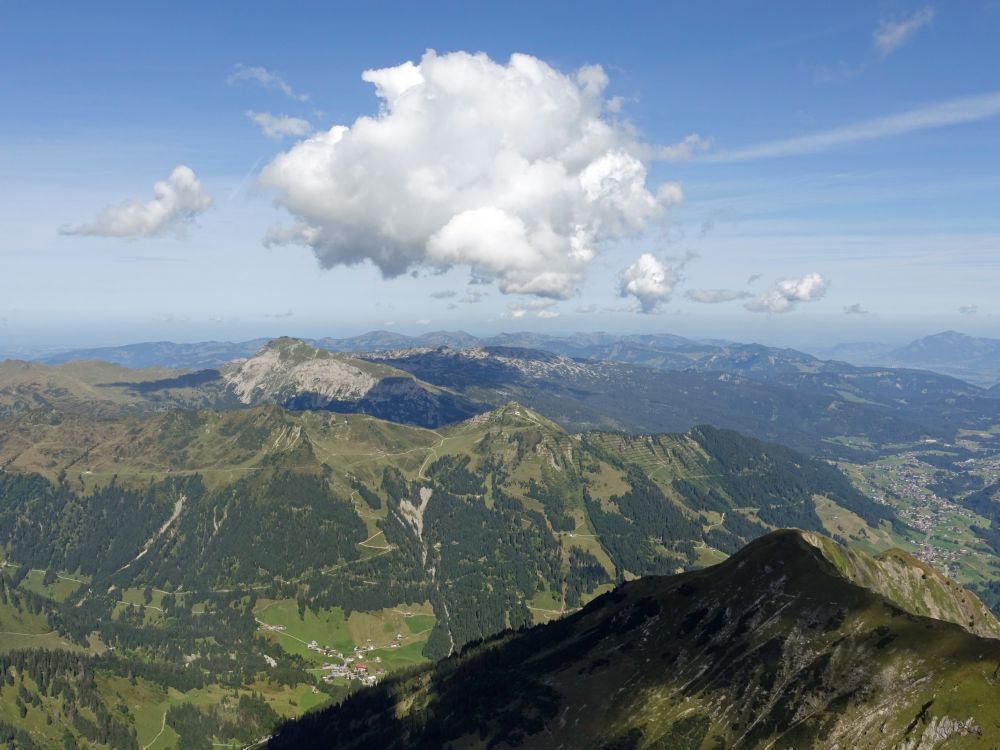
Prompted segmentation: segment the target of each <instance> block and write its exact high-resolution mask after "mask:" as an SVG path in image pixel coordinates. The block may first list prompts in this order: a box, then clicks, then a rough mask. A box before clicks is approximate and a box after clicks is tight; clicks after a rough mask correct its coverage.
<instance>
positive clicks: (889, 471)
mask: <svg viewBox="0 0 1000 750" xmlns="http://www.w3.org/2000/svg"><path fill="white" fill-rule="evenodd" d="M966 463H967V462H966ZM882 471H883V472H884V479H883V480H882V482H881V485H882V487H883V488H884V489H885V490H886V491H888V492H890V493H892V494H893V495H896V496H897V497H901V498H904V499H906V500H909V501H911V503H913V504H912V505H911V506H910V507H904V508H898V512H899V515H900V518H902V520H903V521H905V522H906V524H907V525H909V526H910V527H912V528H914V529H918V530H919V531H922V532H924V533H925V534H927V539H926V541H925V542H924V543H923V544H922V545H921V546H920V549H919V550H916V551H915V552H914V553H913V554H914V556H915V557H917V558H919V559H920V560H923V561H924V562H925V563H927V564H929V565H932V566H934V567H935V568H937V569H938V570H940V571H942V572H943V573H946V574H947V575H949V576H951V577H954V576H955V575H957V573H958V568H959V560H960V559H961V557H962V556H964V555H968V554H970V552H971V550H969V549H966V548H957V549H956V548H950V547H945V546H939V545H936V544H934V531H935V530H936V529H941V528H947V529H948V530H949V531H951V532H955V533H959V532H960V531H961V529H960V528H959V527H958V526H957V525H955V523H954V521H953V519H954V518H955V517H956V516H961V517H964V518H968V519H970V520H971V519H973V518H974V514H973V513H972V511H970V510H969V509H968V508H963V507H962V506H961V505H959V504H957V503H955V502H952V501H951V500H949V499H947V498H944V497H941V496H940V495H938V494H937V493H935V492H934V491H933V490H932V489H931V488H930V485H931V483H932V482H933V480H934V478H933V476H932V475H931V472H929V471H921V470H920V469H919V468H916V467H914V466H911V465H906V464H902V465H889V466H886V465H883V466H882ZM872 498H873V499H874V500H876V501H878V502H883V503H884V502H885V497H884V496H883V495H881V494H880V493H878V492H876V493H873V494H872ZM949 521H950V524H949V525H947V526H946V525H945V524H947V523H949Z"/></svg>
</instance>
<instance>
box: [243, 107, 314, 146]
mask: <svg viewBox="0 0 1000 750" xmlns="http://www.w3.org/2000/svg"><path fill="white" fill-rule="evenodd" d="M247 117H249V118H250V119H251V120H253V121H254V122H255V123H257V125H258V126H259V127H260V130H261V132H262V133H263V134H264V135H266V136H267V137H268V138H274V139H275V140H280V139H282V138H287V137H289V136H294V137H298V136H303V135H309V133H311V132H312V125H311V124H310V123H309V121H308V120H303V119H301V118H299V117H289V116H287V115H272V114H271V113H270V112H254V111H253V110H250V111H248V112H247Z"/></svg>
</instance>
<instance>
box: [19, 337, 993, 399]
mask: <svg viewBox="0 0 1000 750" xmlns="http://www.w3.org/2000/svg"><path fill="white" fill-rule="evenodd" d="M307 342H308V343H309V344H311V345H313V346H316V347H320V348H322V349H327V350H329V351H333V352H345V353H346V352H358V353H364V352H384V351H390V350H396V349H419V348H425V347H431V348H437V347H448V348H450V349H472V348H483V347H493V346H507V347H517V348H523V349H540V350H544V351H548V352H552V353H555V354H562V355H565V356H569V357H575V358H578V359H594V360H602V361H613V362H623V363H629V364H644V365H648V366H650V367H655V368H657V369H661V370H685V369H689V368H695V369H699V370H710V369H718V370H722V371H730V370H734V369H743V370H745V369H747V368H749V367H752V366H753V365H752V362H751V360H757V368H756V369H760V368H761V366H762V365H763V364H764V363H769V365H770V367H772V368H775V367H777V368H786V369H792V368H798V369H802V368H805V369H809V370H815V369H817V368H821V367H822V368H825V369H830V368H834V369H835V368H837V367H838V366H840V367H843V366H844V365H847V364H848V363H850V365H854V366H864V367H879V366H881V367H894V368H900V367H904V368H915V369H924V370H931V371H934V372H938V373H941V374H945V375H950V376H953V377H957V378H960V379H964V380H968V381H969V382H972V383H975V384H977V385H985V386H991V385H994V384H996V383H998V382H1000V339H990V338H975V337H972V336H967V335H965V334H961V333H957V332H955V331H945V332H943V333H939V334H935V335H933V336H927V337H925V338H922V339H918V340H916V341H914V342H912V343H910V344H908V345H906V346H904V347H901V348H897V349H893V348H892V347H889V346H885V345H882V344H876V343H870V342H865V343H857V344H840V345H837V346H835V347H832V348H829V349H825V350H823V353H822V357H815V356H812V355H810V354H806V353H804V352H801V351H797V350H795V349H789V348H781V347H770V346H765V345H762V344H752V343H751V344H741V343H736V342H729V341H718V340H694V339H689V338H685V337H683V336H677V335H674V334H668V333H664V334H635V335H628V334H610V333H603V332H595V333H576V334H569V335H565V336H553V335H548V334H540V333H529V332H513V333H501V334H497V335H495V336H486V337H477V336H473V335H472V334H469V333H466V332H465V331H433V332H430V333H425V334H420V335H418V336H407V335H404V334H401V333H396V332H393V331H370V332H368V333H365V334H361V335H359V336H353V337H348V338H332V337H325V338H320V339H309V340H307ZM266 343H267V339H252V340H250V341H244V342H236V343H230V342H217V341H206V342H200V343H191V344H175V343H171V342H168V341H159V342H148V343H139V344H129V345H127V346H121V347H104V348H98V349H81V350H74V351H68V352H63V353H59V354H53V355H47V356H45V357H41V358H39V359H38V360H37V361H39V362H44V363H46V364H61V363H65V362H70V361H77V360H90V359H96V360H102V361H106V362H114V363H117V364H120V365H123V366H125V367H132V368H142V367H172V368H176V369H207V368H216V367H220V366H222V365H224V364H226V363H228V362H231V361H232V360H234V359H240V358H244V357H249V356H252V355H253V354H254V353H256V352H257V351H258V350H259V349H260V348H261V347H262V346H264V345H265V344H266Z"/></svg>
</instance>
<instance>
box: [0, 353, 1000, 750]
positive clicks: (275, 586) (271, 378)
mask: <svg viewBox="0 0 1000 750" xmlns="http://www.w3.org/2000/svg"><path fill="white" fill-rule="evenodd" d="M446 336H447V337H448V338H446ZM498 339H499V340H498V341H497V342H495V343H492V344H490V345H483V344H482V342H477V341H475V340H470V338H463V337H462V336H461V335H459V334H447V335H445V334H442V335H441V338H439V339H438V340H434V341H430V340H428V341H425V342H422V343H423V344H424V345H423V346H417V347H414V346H412V344H413V343H414V342H412V341H409V340H407V341H400V340H399V339H398V338H395V337H394V336H393V335H390V334H373V335H372V337H371V339H370V340H369V341H368V346H369V350H368V351H357V350H354V349H353V348H351V349H350V350H348V351H338V350H336V349H337V348H338V346H339V344H337V343H336V342H329V341H328V342H326V343H325V344H323V345H320V342H315V341H302V340H298V339H292V338H282V339H276V340H274V341H264V342H255V344H254V347H253V349H252V351H245V352H243V353H242V355H241V356H239V357H237V358H235V359H231V360H227V361H225V362H222V363H218V362H216V361H214V360H212V359H211V357H207V358H202V359H201V360H199V362H200V365H199V366H197V367H181V368H176V367H166V366H163V365H162V364H156V365H153V366H150V367H146V368H142V369H135V368H131V367H125V366H122V365H121V364H117V363H114V362H105V361H96V360H79V361H76V360H74V361H67V362H64V363H61V364H46V363H41V362H23V361H6V362H2V363H0V498H2V502H0V554H2V560H0V744H2V743H3V742H7V743H8V744H11V743H13V745H12V746H16V747H19V748H23V749H24V750H33V749H34V748H39V747H46V748H48V747H64V748H72V747H78V748H85V747H100V748H122V749H125V750H141V749H142V748H148V750H168V748H178V749H181V748H182V749H183V750H210V749H211V748H212V747H213V746H214V745H227V744H228V745H237V746H239V747H245V746H247V745H250V744H253V743H258V744H259V742H258V741H261V742H262V741H265V740H268V737H269V735H272V734H274V732H275V729H276V728H278V731H277V734H276V735H274V736H273V737H270V739H269V741H270V744H271V745H272V746H274V747H277V748H282V747H324V746H329V747H340V746H345V747H350V746H356V747H368V746H385V747H393V746H398V747H444V746H448V747H477V746H480V745H482V746H492V747H497V746H519V745H525V746H539V747H549V746H563V747H595V748H597V747H601V748H604V747H608V748H614V747H632V748H645V747H669V748H674V747H681V748H683V747H693V748H702V749H705V750H709V749H711V750H715V748H720V747H740V748H742V747H748V748H750V747H754V748H757V747H760V748H763V747H796V748H801V747H840V748H847V747H861V748H865V747H894V748H909V749H910V750H915V749H916V748H937V747H949V748H950V747H957V748H963V747H974V746H978V743H985V742H993V741H994V734H995V733H996V732H997V726H998V722H1000V720H998V719H997V718H996V716H995V711H994V712H993V713H991V708H990V706H991V704H990V703H989V697H990V695H991V693H990V690H992V689H995V688H993V685H994V683H995V681H996V680H997V679H1000V677H998V676H997V674H996V669H997V666H996V665H997V664H998V663H1000V654H997V653H996V648H997V646H996V644H997V643H1000V640H997V638H998V637H1000V624H998V623H997V621H996V620H995V619H994V617H993V615H992V614H991V613H990V612H989V611H988V609H987V608H986V606H985V605H984V604H983V603H982V602H981V601H980V600H979V599H978V598H977V597H976V596H975V595H974V594H972V593H971V592H969V591H967V590H965V589H963V588H962V587H961V586H959V585H958V584H957V583H956V582H955V581H954V580H952V579H950V578H947V577H945V576H943V575H942V574H941V573H940V572H938V570H936V569H935V568H934V567H932V566H930V565H928V564H927V563H925V562H921V561H920V560H917V559H915V558H913V557H910V556H909V555H908V554H907V553H905V552H902V551H900V550H899V549H893V548H894V547H897V546H899V545H903V546H906V547H907V549H911V550H916V551H917V552H918V553H920V554H922V555H923V554H924V553H923V552H921V549H925V550H926V549H931V550H941V549H945V548H947V549H951V548H954V552H955V554H956V555H961V554H965V553H968V552H969V551H970V549H974V552H975V554H976V559H975V566H976V570H975V576H974V577H972V578H963V580H966V581H969V582H970V584H974V585H975V586H976V591H978V592H983V596H984V597H985V599H986V601H988V602H989V603H990V604H991V605H994V604H996V602H997V601H998V600H1000V597H998V596H996V594H997V593H998V591H997V590H996V589H997V588H998V586H997V584H996V580H997V578H998V577H1000V576H998V575H997V574H996V573H994V572H992V569H991V562H990V561H991V559H992V556H991V552H990V550H991V549H995V548H996V544H998V543H1000V542H998V541H997V539H996V535H995V531H994V519H995V518H997V517H1000V512H998V511H997V510H996V509H997V508H998V507H1000V503H998V501H997V498H998V497H1000V494H998V492H997V490H996V486H997V482H996V466H995V462H991V458H990V457H991V456H994V455H995V454H996V451H997V449H1000V442H998V441H1000V437H998V433H997V431H996V425H998V424H1000V399H998V398H996V395H997V394H996V392H992V393H991V392H990V391H989V390H988V389H984V388H982V387H979V386H976V385H972V384H969V383H967V382H965V381H962V380H959V379H956V378H952V377H949V376H945V375H940V374H936V373H933V372H928V371H921V370H912V369H893V368H885V367H860V366H855V365H850V364H846V363H844V362H836V361H826V360H820V359H817V358H815V357H812V356H810V355H807V354H803V353H801V352H796V351H793V350H779V349H771V348H767V347H760V346H754V345H738V344H729V343H726V342H690V341H687V340H685V339H680V338H679V337H671V336H663V337H634V339H633V340H630V341H628V342H624V341H622V340H621V337H612V336H607V335H605V334H594V335H589V336H578V337H573V339H572V340H568V339H566V340H562V343H560V344H556V343H554V342H553V341H552V340H547V339H546V338H545V337H534V336H531V337H528V336H522V335H509V336H505V337H502V338H500V337H498ZM357 343H358V342H356V341H354V342H351V346H352V347H353V346H355V345H356V344H357ZM400 343H402V344H404V345H405V346H404V347H403V348H397V347H396V345H398V344H400ZM526 345H530V346H526ZM215 346H216V351H217V352H222V353H221V354H218V355H212V356H223V355H225V356H229V355H230V354H232V353H233V351H232V350H228V351H224V348H220V345H215ZM557 346H563V347H565V348H564V349H563V350H562V351H559V352H555V351H550V350H546V349H545V348H542V347H549V349H553V348H556V347H557ZM345 348H346V345H345ZM158 351H159V353H158V354H156V355H155V356H156V357H159V358H161V359H162V357H164V352H167V353H168V354H169V347H168V348H167V349H164V348H163V347H160V348H159V350H158ZM588 352H589V353H590V355H593V356H588ZM195 354H197V352H194V351H193V350H192V351H189V352H187V354H185V355H184V356H194V355H195ZM133 355H134V357H133V359H132V360H131V364H137V363H139V362H140V359H139V358H138V357H139V356H140V355H139V354H137V353H136V352H133ZM677 358H683V359H684V360H685V361H686V362H687V364H686V365H685V366H684V367H683V368H681V367H680V366H679V364H677V363H679V362H680V360H679V359H677ZM192 361H193V360H192ZM146 364H150V363H149V362H146ZM675 364H677V366H676V367H675ZM710 425H711V426H710ZM779 443H780V444H779ZM786 446H787V447H786ZM918 459H919V460H918ZM851 460H858V461H862V460H863V461H865V462H868V463H865V464H864V465H862V464H860V463H858V464H852V463H851V462H850V461H851ZM921 461H923V462H925V463H921ZM882 462H884V463H885V465H886V467H887V468H886V469H884V472H885V473H884V475H883V476H881V477H879V476H875V474H873V473H872V472H875V471H876V469H874V468H873V467H875V466H876V465H878V466H881V465H882ZM920 467H925V468H928V469H929V470H930V472H931V474H930V475H927V476H926V479H924V478H923V477H924V476H925V475H921V474H920V472H921V471H923V469H922V468H920ZM877 471H883V470H882V469H878V470H877ZM845 472H847V473H845ZM963 472H964V473H963ZM875 479H878V480H879V481H880V482H882V484H878V485H877V486H876V485H874V484H872V481H873V480H875ZM922 482H923V484H922ZM883 487H884V488H886V489H884V490H883V489H881V488H883ZM953 491H954V492H959V491H961V497H959V495H954V496H953V497H952V496H949V494H948V493H951V492H953ZM934 493H941V494H940V495H938V494H934ZM970 493H971V494H970ZM928 514H930V515H928ZM928 518H930V520H927V519H928ZM789 527H792V528H795V529H797V531H778V530H779V529H785V528H789ZM955 535H957V536H955ZM953 539H960V540H961V541H952V540H953ZM921 545H922V546H921ZM741 550H742V551H741ZM934 554H937V552H934ZM730 556H733V557H730ZM924 557H925V558H926V559H930V560H937V559H941V558H936V557H934V556H930V557H928V556H927V555H924ZM993 567H996V565H995V563H993ZM956 570H958V568H956ZM546 623H549V624H546ZM372 684H374V687H371V688H369V689H366V690H363V691H360V692H359V688H360V687H361V686H362V685H372ZM322 706H328V707H329V708H328V709H327V710H325V711H319V712H314V713H309V714H307V715H306V717H305V718H303V719H302V720H301V721H299V722H293V723H288V722H287V720H293V719H297V718H299V717H301V716H302V714H303V712H305V711H307V710H309V709H313V708H316V709H318V708H320V707H322ZM279 727H280V728H279ZM829 738H833V739H832V740H829ZM831 743H832V744H831ZM987 746H989V745H987Z"/></svg>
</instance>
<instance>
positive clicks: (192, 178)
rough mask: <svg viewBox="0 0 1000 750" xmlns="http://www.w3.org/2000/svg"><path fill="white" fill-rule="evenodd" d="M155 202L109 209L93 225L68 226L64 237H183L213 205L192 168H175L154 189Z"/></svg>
mask: <svg viewBox="0 0 1000 750" xmlns="http://www.w3.org/2000/svg"><path fill="white" fill-rule="evenodd" d="M153 194H154V195H155V196H156V197H155V198H154V199H153V200H151V201H148V202H145V203H144V202H143V201H141V200H138V199H136V198H133V199H132V200H129V201H125V202H124V203H119V204H118V205H116V206H108V207H107V208H105V209H104V210H103V211H101V213H100V214H98V215H97V218H95V219H94V221H92V222H91V223H89V224H79V225H77V226H64V227H61V228H60V229H59V231H60V232H61V233H62V234H84V235H93V236H98V237H153V236H156V235H161V234H166V233H168V232H174V233H175V234H183V233H184V229H185V228H186V226H187V225H188V224H190V223H191V222H192V221H194V219H195V217H196V216H198V214H201V213H203V212H204V211H207V210H208V209H209V207H211V205H212V197H211V196H210V195H209V194H208V193H206V192H205V190H204V189H203V188H202V186H201V183H200V182H199V181H198V178H197V176H196V175H195V173H194V171H193V170H192V169H191V168H190V167H186V166H184V165H183V164H182V165H180V166H178V167H175V168H174V170H173V171H172V172H171V173H170V176H169V177H167V179H166V180H163V181H161V182H157V183H156V184H155V185H153Z"/></svg>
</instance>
